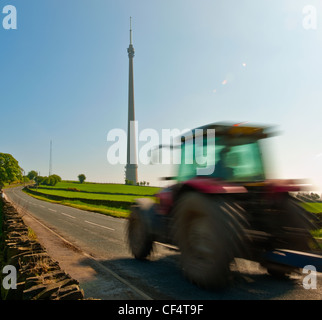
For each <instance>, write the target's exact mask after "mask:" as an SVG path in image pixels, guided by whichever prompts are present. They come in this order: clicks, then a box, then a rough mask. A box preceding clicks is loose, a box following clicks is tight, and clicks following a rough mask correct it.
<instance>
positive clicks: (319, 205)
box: [302, 202, 322, 213]
mask: <svg viewBox="0 0 322 320" xmlns="http://www.w3.org/2000/svg"><path fill="white" fill-rule="evenodd" d="M302 206H303V208H304V209H305V210H307V211H309V212H312V213H321V212H322V202H303V203H302Z"/></svg>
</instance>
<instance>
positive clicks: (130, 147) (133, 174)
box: [125, 17, 138, 185]
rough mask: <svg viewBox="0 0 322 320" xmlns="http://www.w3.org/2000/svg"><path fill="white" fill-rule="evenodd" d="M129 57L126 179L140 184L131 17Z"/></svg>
mask: <svg viewBox="0 0 322 320" xmlns="http://www.w3.org/2000/svg"><path fill="white" fill-rule="evenodd" d="M127 52H128V55H129V102H128V126H127V164H126V167H125V169H126V171H125V179H126V180H129V181H132V183H133V184H135V185H136V184H137V182H138V165H137V155H136V130H135V112H134V81H133V58H134V47H133V44H132V18H131V17H130V45H129V47H128V49H127Z"/></svg>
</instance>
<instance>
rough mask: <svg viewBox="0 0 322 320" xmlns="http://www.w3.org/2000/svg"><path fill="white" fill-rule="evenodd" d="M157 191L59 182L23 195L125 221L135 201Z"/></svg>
mask: <svg viewBox="0 0 322 320" xmlns="http://www.w3.org/2000/svg"><path fill="white" fill-rule="evenodd" d="M159 190H160V188H157V187H146V186H129V185H121V184H100V183H82V184H81V183H77V182H72V181H62V182H59V183H57V184H56V185H55V186H54V187H51V186H42V185H41V186H39V188H36V187H33V188H32V189H31V190H30V191H28V189H26V190H25V192H27V193H28V194H29V195H31V196H33V197H35V198H38V199H40V200H45V201H50V202H55V203H60V204H63V205H67V206H71V207H75V208H79V209H83V210H88V211H95V212H99V213H104V214H108V215H112V216H117V217H124V218H126V217H128V216H129V213H130V210H129V208H130V205H131V203H133V202H134V201H135V199H136V198H141V197H150V198H151V199H153V197H154V195H155V194H156V193H157V192H158V191H159Z"/></svg>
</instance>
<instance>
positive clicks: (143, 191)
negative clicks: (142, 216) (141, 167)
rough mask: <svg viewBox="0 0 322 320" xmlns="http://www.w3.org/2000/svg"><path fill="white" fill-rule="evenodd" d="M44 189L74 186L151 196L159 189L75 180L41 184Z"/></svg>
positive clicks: (94, 191)
mask: <svg viewBox="0 0 322 320" xmlns="http://www.w3.org/2000/svg"><path fill="white" fill-rule="evenodd" d="M41 187H42V188H46V189H52V190H57V189H65V190H66V191H67V189H68V188H76V189H78V190H80V191H84V192H92V193H96V192H99V193H120V194H134V195H150V196H153V195H154V194H155V193H157V192H158V190H160V188H157V187H145V186H129V185H124V184H108V183H106V184H104V183H87V182H85V183H77V182H66V181H62V182H58V183H57V184H56V185H55V186H54V187H50V186H41Z"/></svg>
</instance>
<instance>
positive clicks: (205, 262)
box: [174, 192, 246, 289]
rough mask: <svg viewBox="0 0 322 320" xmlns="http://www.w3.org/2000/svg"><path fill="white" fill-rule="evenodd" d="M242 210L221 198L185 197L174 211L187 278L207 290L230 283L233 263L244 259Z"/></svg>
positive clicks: (187, 195)
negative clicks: (234, 260) (237, 259)
mask: <svg viewBox="0 0 322 320" xmlns="http://www.w3.org/2000/svg"><path fill="white" fill-rule="evenodd" d="M242 213H243V212H242V209H241V208H240V207H238V206H237V205H235V204H234V203H231V204H230V203H229V202H227V201H224V200H223V199H222V198H220V197H216V198H213V199H211V198H210V197H208V196H206V195H203V194H199V193H197V192H187V193H186V194H184V195H183V196H182V197H181V198H180V200H179V201H178V204H177V206H176V208H175V211H174V219H175V223H174V233H175V239H176V242H177V245H178V246H179V249H180V251H181V264H182V269H183V272H184V275H185V276H186V277H187V278H188V279H189V280H190V281H191V282H193V283H195V284H197V285H198V286H200V287H203V288H206V289H212V288H221V287H225V286H226V285H227V284H228V283H229V278H230V263H231V262H232V260H233V259H234V258H235V257H237V256H241V255H242V251H243V249H244V245H245V244H246V237H245V234H244V228H243V226H242V223H241V222H240V218H241V219H242V217H243V215H242Z"/></svg>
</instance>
